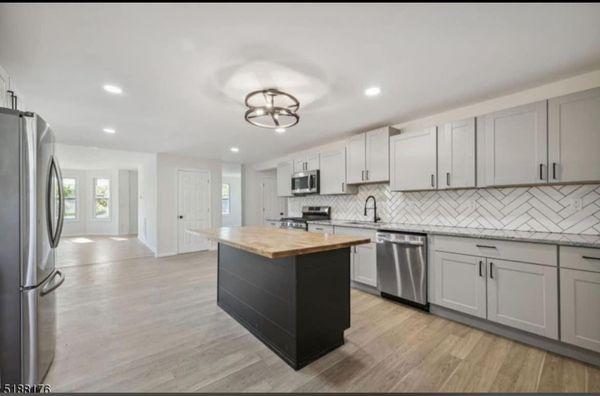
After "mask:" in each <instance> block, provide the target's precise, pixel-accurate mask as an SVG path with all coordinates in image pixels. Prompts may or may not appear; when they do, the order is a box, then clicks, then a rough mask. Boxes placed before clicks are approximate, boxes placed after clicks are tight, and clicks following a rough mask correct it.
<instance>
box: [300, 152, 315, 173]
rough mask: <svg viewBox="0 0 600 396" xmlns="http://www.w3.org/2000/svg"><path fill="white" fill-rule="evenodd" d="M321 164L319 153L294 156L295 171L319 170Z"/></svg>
mask: <svg viewBox="0 0 600 396" xmlns="http://www.w3.org/2000/svg"><path fill="white" fill-rule="evenodd" d="M320 165H321V163H320V160H319V154H318V153H310V154H302V155H301V156H299V157H296V158H294V172H302V171H309V170H318V169H320Z"/></svg>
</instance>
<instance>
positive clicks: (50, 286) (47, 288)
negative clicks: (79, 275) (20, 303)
mask: <svg viewBox="0 0 600 396" xmlns="http://www.w3.org/2000/svg"><path fill="white" fill-rule="evenodd" d="M57 277H59V280H58V281H57V280H56V278H57ZM64 282H65V276H64V275H63V273H62V272H60V271H56V272H55V273H54V276H53V277H52V281H51V282H48V283H46V284H45V285H44V287H42V291H41V292H40V296H45V295H46V294H50V293H52V292H53V291H54V290H56V289H58V288H59V287H60V285H62V284H63V283H64Z"/></svg>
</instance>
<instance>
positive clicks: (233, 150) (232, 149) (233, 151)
mask: <svg viewBox="0 0 600 396" xmlns="http://www.w3.org/2000/svg"><path fill="white" fill-rule="evenodd" d="M229 150H231V152H232V153H237V152H239V151H240V149H239V148H237V147H232V148H230V149H229Z"/></svg>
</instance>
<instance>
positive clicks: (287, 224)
mask: <svg viewBox="0 0 600 396" xmlns="http://www.w3.org/2000/svg"><path fill="white" fill-rule="evenodd" d="M330 219H331V206H303V207H302V217H284V218H282V219H281V228H293V229H297V230H305V231H307V230H308V221H309V220H330Z"/></svg>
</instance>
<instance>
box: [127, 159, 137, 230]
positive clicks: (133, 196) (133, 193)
mask: <svg viewBox="0 0 600 396" xmlns="http://www.w3.org/2000/svg"><path fill="white" fill-rule="evenodd" d="M138 199H139V197H138V172H137V171H129V233H130V234H137V233H138V212H139V207H138Z"/></svg>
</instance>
